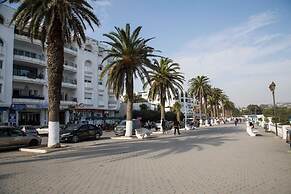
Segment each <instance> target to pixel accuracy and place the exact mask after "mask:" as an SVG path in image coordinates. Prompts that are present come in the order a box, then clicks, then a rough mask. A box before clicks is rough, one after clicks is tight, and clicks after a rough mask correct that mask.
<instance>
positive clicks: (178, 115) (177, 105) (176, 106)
mask: <svg viewBox="0 0 291 194" xmlns="http://www.w3.org/2000/svg"><path fill="white" fill-rule="evenodd" d="M181 108H182V106H181V104H180V103H179V102H178V101H177V102H175V103H174V104H173V111H174V112H175V113H176V119H177V121H178V122H180V121H181ZM185 114H187V113H185Z"/></svg>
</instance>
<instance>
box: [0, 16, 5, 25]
mask: <svg viewBox="0 0 291 194" xmlns="http://www.w3.org/2000/svg"><path fill="white" fill-rule="evenodd" d="M0 24H4V17H3V16H2V15H0Z"/></svg>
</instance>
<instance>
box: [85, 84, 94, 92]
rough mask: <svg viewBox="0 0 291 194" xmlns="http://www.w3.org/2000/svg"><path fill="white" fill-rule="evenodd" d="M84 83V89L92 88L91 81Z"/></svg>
mask: <svg viewBox="0 0 291 194" xmlns="http://www.w3.org/2000/svg"><path fill="white" fill-rule="evenodd" d="M84 85H85V88H86V89H89V90H91V89H93V84H92V83H89V82H85V84H84Z"/></svg>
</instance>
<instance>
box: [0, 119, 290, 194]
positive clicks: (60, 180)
mask: <svg viewBox="0 0 291 194" xmlns="http://www.w3.org/2000/svg"><path fill="white" fill-rule="evenodd" d="M243 127H244V126H243V125H241V126H239V127H234V126H233V125H222V126H216V127H210V128H204V129H199V130H197V131H191V132H185V131H183V132H182V134H181V136H174V135H166V136H163V137H161V138H156V139H148V140H119V141H116V140H103V141H93V142H86V143H83V146H80V147H78V146H76V147H74V148H72V149H69V150H64V151H60V152H55V153H49V154H45V155H37V154H24V153H19V152H4V153H0V193H1V194H2V193H3V194H4V193H5V194H7V193H15V194H17V193H27V194H31V193H48V194H61V193H69V194H73V193H90V194H91V193H98V194H101V193H112V194H119V193H120V194H127V193H137V194H141V193H159V194H162V193H165V194H170V193H274V194H284V193H286V194H290V193H291V153H290V152H288V151H287V150H288V145H287V144H286V143H284V141H283V140H281V139H280V138H277V137H274V135H273V134H266V133H264V132H262V135H263V136H260V137H250V136H248V135H247V134H246V132H245V130H244V128H243Z"/></svg>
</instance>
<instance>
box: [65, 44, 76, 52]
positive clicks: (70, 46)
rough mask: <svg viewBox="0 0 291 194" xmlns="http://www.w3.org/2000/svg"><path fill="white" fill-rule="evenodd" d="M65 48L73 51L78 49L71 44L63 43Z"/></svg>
mask: <svg viewBox="0 0 291 194" xmlns="http://www.w3.org/2000/svg"><path fill="white" fill-rule="evenodd" d="M65 48H67V49H70V50H73V51H75V52H77V51H78V49H77V48H75V47H73V46H72V45H65Z"/></svg>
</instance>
